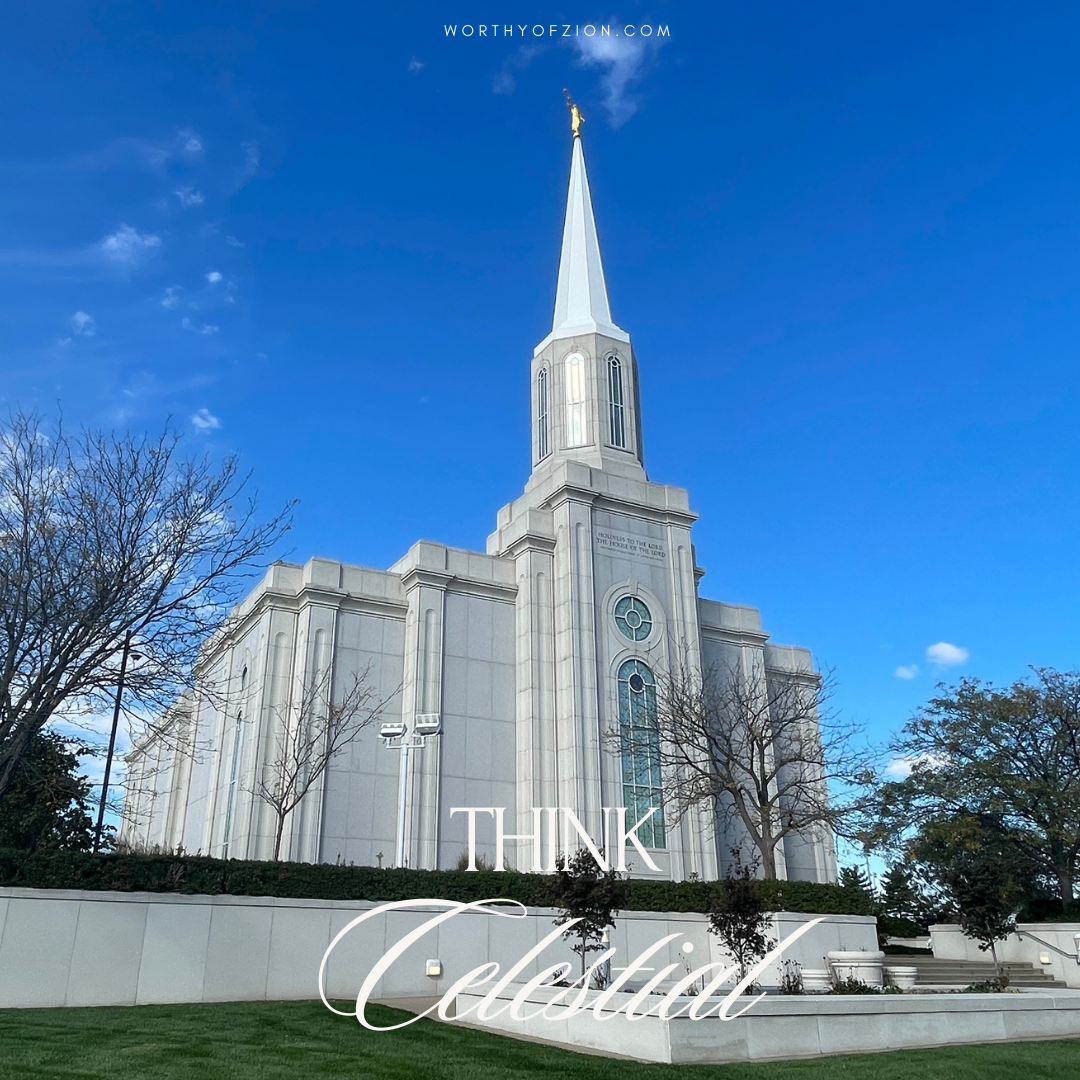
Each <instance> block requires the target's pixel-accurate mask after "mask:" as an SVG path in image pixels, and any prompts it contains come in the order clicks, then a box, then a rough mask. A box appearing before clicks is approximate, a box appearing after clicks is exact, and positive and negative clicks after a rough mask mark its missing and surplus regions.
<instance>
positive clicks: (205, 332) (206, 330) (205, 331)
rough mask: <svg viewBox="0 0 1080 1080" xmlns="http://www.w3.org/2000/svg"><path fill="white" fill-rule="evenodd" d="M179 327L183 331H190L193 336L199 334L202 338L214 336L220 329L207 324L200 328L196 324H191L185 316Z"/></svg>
mask: <svg viewBox="0 0 1080 1080" xmlns="http://www.w3.org/2000/svg"><path fill="white" fill-rule="evenodd" d="M180 326H181V327H182V328H183V329H184V330H190V331H191V332H192V333H193V334H200V335H202V336H203V337H210V335H211V334H216V333H217V332H218V331H219V330H220V329H221V327H220V326H211V325H210V324H209V323H205V324H203V325H202V326H200V325H199V324H198V323H195V322H192V321H191V319H189V318H187V316H185V317H184V319H183V320H182V321H181V323H180Z"/></svg>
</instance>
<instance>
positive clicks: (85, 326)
mask: <svg viewBox="0 0 1080 1080" xmlns="http://www.w3.org/2000/svg"><path fill="white" fill-rule="evenodd" d="M71 327H72V329H73V330H74V331H75V333H76V334H82V336H83V337H93V336H94V335H95V334H96V333H97V323H96V322H94V317H93V315H88V314H87V313H86V312H85V311H76V312H75V314H74V315H72V316H71Z"/></svg>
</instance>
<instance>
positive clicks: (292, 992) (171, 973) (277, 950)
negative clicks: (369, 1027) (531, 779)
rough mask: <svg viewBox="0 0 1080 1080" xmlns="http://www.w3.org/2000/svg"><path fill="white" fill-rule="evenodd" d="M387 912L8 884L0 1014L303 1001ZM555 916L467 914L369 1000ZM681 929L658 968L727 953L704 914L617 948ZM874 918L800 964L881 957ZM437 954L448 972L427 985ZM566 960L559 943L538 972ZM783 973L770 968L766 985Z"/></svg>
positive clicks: (0, 899) (442, 983)
mask: <svg viewBox="0 0 1080 1080" xmlns="http://www.w3.org/2000/svg"><path fill="white" fill-rule="evenodd" d="M377 906H379V905H377V904H372V903H367V902H364V901H333V900H291V899H284V898H280V897H250V896H243V897H238V896H182V895H177V894H173V893H120V892H80V891H74V890H71V891H69V890H51V889H49V890H45V889H16V888H0V1008H21V1007H35V1006H36V1007H46V1006H62V1005H137V1004H152V1003H166V1002H197V1001H262V1000H301V999H305V998H314V997H317V996H318V970H319V963H320V961H321V959H322V956H323V953H324V951H325V950H326V947H327V945H328V944H329V943H330V941H331V939H332V938H333V936H334V935H335V934H337V932H338V931H339V930H340V929H341V928H342V927H344V926H345V925H346V924H347V923H349V922H350V921H351V920H352V919H354V918H355V917H356V916H357V915H359V914H361V913H363V912H365V911H369V910H371V909H372V908H373V907H377ZM435 913H436V912H435V911H434V910H432V909H424V908H422V907H421V906H419V905H416V906H415V907H410V909H409V910H407V911H395V912H388V913H384V914H382V915H380V916H378V917H376V918H373V919H371V920H370V921H369V922H367V923H365V924H363V925H362V926H360V927H358V928H357V930H356V931H354V932H352V933H350V934H349V935H348V936H347V937H346V938H345V939H344V940H343V941H342V943H341V944H340V945H339V946H338V947H337V949H336V950H335V951H334V954H333V956H332V957H331V960H330V962H329V964H328V965H327V993H328V995H329V996H330V997H336V998H355V996H356V994H357V992H358V990H359V988H360V984H361V982H362V981H363V978H364V976H365V975H366V974H367V973H368V971H369V970H370V969H371V968H372V966H373V965H374V963H375V962H376V961H377V960H378V958H379V957H380V956H381V955H382V954H383V953H384V952H385V951H386V949H387V948H388V947H389V946H390V945H392V944H393V943H394V942H396V941H398V940H400V939H401V938H402V937H403V936H404V935H405V934H406V933H407V932H408V931H409V930H411V929H413V928H415V927H417V926H419V925H421V924H422V923H424V922H426V921H427V920H428V919H430V918H431V917H432V915H433V914H435ZM555 914H556V912H554V911H552V910H549V909H543V908H540V909H530V914H529V915H528V916H527V917H525V918H522V919H511V918H501V917H498V916H494V915H490V914H484V913H477V912H469V913H466V914H463V915H457V916H455V917H454V918H453V919H452V920H450V921H449V922H447V923H444V924H443V925H442V926H440V927H437V928H435V929H434V930H432V931H431V932H430V933H429V934H427V935H426V936H425V937H423V938H422V939H421V940H420V941H419V942H418V943H417V944H415V945H413V946H411V947H410V948H409V949H408V950H407V951H406V952H405V953H404V954H403V955H402V956H401V957H400V959H399V960H398V961H397V962H396V963H395V964H394V965H393V967H392V968H391V969H390V971H389V972H388V973H387V975H386V976H385V977H384V978H383V979H382V980H381V982H380V983H379V985H378V986H377V987H376V990H375V992H374V993H373V994H372V997H376V998H398V997H402V998H404V997H418V996H430V995H433V994H442V993H443V992H445V991H446V989H448V988H449V987H450V985H451V984H452V983H453V982H454V981H455V980H456V979H458V978H460V977H461V976H462V975H464V974H465V973H466V972H467V971H470V970H472V969H473V968H475V967H478V966H479V965H481V964H483V963H485V962H487V961H489V960H494V961H496V962H498V963H499V964H500V965H503V966H502V970H503V971H505V970H506V969H507V967H509V966H511V965H513V964H514V963H515V962H516V961H517V960H518V959H519V958H520V957H521V956H523V955H524V954H525V953H526V952H528V950H529V949H530V948H532V947H533V945H535V944H536V943H537V942H538V941H540V940H542V939H543V938H544V937H545V936H546V935H547V934H548V933H549V932H550V931H551V930H552V929H553V926H552V918H553V917H554V915H555ZM812 918H814V916H812V915H802V914H790V913H782V914H780V915H778V916H776V917H775V920H774V935H773V936H774V937H778V938H779V939H780V940H783V939H784V938H786V937H788V936H789V935H790V934H791V933H792V932H793V931H794V930H795V929H796V928H797V927H798V926H800V925H802V924H803V923H805V922H806V921H808V920H809V919H812ZM675 933H678V934H681V935H683V936H682V937H680V938H678V939H677V940H675V941H674V942H672V943H671V945H670V946H669V947H668V953H667V956H666V957H665V956H664V955H663V954H660V955H658V956H657V958H656V963H657V964H658V965H661V966H662V964H668V963H680V962H682V960H683V956H682V954H680V953H679V952H678V949H679V947H680V946H681V945H682V943H683V942H685V941H690V942H692V943H693V945H694V951H693V954H692V955H693V965H694V967H700V966H702V965H703V964H704V963H706V962H711V961H720V960H723V959H724V955H723V953H722V952H721V951H720V950H719V949H718V947H717V945H716V941H715V939H714V938H712V937H711V935H709V934H708V933H707V921H706V919H705V917H704V916H702V915H694V914H682V913H672V914H654V913H646V912H633V913H625V914H623V915H621V916H619V918H618V926H617V929H616V930H615V931H614V932H613V933H612V944H613V945H615V946H616V947H617V948H618V950H619V952H618V956H617V957H616V958H615V959H614V961H613V965H614V966H616V967H617V966H618V965H619V964H620V963H625V962H626V958H628V957H634V956H637V955H638V954H639V953H641V952H643V951H644V950H645V948H646V947H648V946H649V945H651V944H653V943H654V942H656V941H657V940H659V939H660V938H662V937H665V936H666V935H668V934H675ZM876 944H877V937H876V926H875V921H874V919H872V918H868V917H865V916H858V915H830V916H827V921H826V922H824V923H822V924H821V925H819V926H817V927H815V928H814V929H813V930H812V931H810V932H809V933H808V934H807V935H805V936H804V937H803V938H801V939H800V940H799V941H797V942H795V943H794V945H793V947H792V949H791V950H790V952H789V953H788V954H786V955H791V956H793V957H794V958H795V959H797V960H799V961H800V963H802V964H803V966H804V967H810V968H821V967H824V962H823V959H822V957H823V956H824V954H825V953H826V952H827V951H829V950H831V949H873V948H875V947H876ZM429 958H432V959H433V958H438V959H439V960H441V961H442V964H443V977H442V978H439V979H432V978H429V977H428V976H427V975H426V974H425V961H426V960H427V959H429ZM563 959H575V958H574V957H573V954H571V953H570V951H569V949H568V948H567V947H566V946H565V945H563V944H562V942H561V941H560V942H558V943H557V944H555V945H554V946H552V947H551V948H549V949H548V950H547V951H546V952H545V953H544V954H543V958H542V964H534V965H533V966H532V967H531V968H529V969H526V970H525V971H524V972H523V977H528V976H530V975H532V974H534V973H535V972H536V971H538V970H539V969H540V967H541V966H544V967H546V966H549V965H551V964H554V963H557V962H558V961H560V960H563ZM776 978H777V975H776V972H775V969H774V970H773V971H771V972H766V974H765V977H764V980H763V982H764V983H765V984H766V985H767V984H768V983H769V982H770V981H772V982H775V981H776Z"/></svg>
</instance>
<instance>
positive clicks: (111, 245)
mask: <svg viewBox="0 0 1080 1080" xmlns="http://www.w3.org/2000/svg"><path fill="white" fill-rule="evenodd" d="M159 247H161V237H160V236H155V235H154V234H153V233H141V232H139V230H138V229H133V228H132V227H131V226H130V225H121V226H120V228H119V229H117V230H116V232H114V233H112V234H110V235H109V236H106V237H105V239H104V240H102V241H101V243H100V244H99V245H98V248H99V250H100V251H101V254H102V256H103V257H104V258H105V259H107V260H108V261H109V262H111V263H116V264H117V265H120V266H134V265H135V264H136V263H138V262H139V261H140V260H141V259H142V258H143V256H144V255H145V254H146V253H147V252H148V251H151V250H153V249H154V248H159Z"/></svg>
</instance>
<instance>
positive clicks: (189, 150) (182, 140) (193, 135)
mask: <svg viewBox="0 0 1080 1080" xmlns="http://www.w3.org/2000/svg"><path fill="white" fill-rule="evenodd" d="M176 141H177V143H178V144H179V147H180V153H181V154H183V155H184V157H187V158H199V157H202V154H203V149H204V143H203V137H202V136H201V135H200V134H199V133H198V132H197V131H193V130H192V129H191V128H181V129H180V130H179V131H178V132H177V133H176Z"/></svg>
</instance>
